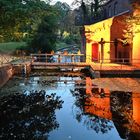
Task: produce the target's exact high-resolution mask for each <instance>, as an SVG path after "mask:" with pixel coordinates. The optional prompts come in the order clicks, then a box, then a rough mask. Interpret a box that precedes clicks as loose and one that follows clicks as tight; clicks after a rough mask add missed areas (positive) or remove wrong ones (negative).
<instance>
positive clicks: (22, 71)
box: [0, 62, 31, 88]
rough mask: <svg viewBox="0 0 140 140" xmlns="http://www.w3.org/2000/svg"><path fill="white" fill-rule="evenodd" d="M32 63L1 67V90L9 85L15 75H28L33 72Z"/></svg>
mask: <svg viewBox="0 0 140 140" xmlns="http://www.w3.org/2000/svg"><path fill="white" fill-rule="evenodd" d="M30 65H31V64H30V62H26V63H20V64H15V65H12V64H7V65H3V66H1V67H0V88H1V87H2V86H3V85H4V84H6V83H7V81H8V80H9V79H10V78H11V77H12V76H13V75H22V76H24V75H26V74H29V73H30V71H31V66H30Z"/></svg>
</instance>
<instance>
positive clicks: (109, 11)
mask: <svg viewBox="0 0 140 140" xmlns="http://www.w3.org/2000/svg"><path fill="white" fill-rule="evenodd" d="M111 15H112V12H111V6H109V7H108V16H109V17H111Z"/></svg>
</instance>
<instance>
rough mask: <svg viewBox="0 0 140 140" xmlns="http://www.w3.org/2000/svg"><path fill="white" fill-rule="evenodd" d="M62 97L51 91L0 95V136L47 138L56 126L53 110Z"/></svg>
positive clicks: (24, 138) (9, 137)
mask: <svg viewBox="0 0 140 140" xmlns="http://www.w3.org/2000/svg"><path fill="white" fill-rule="evenodd" d="M62 103H63V101H62V100H60V97H58V96H56V95H55V94H51V95H46V93H45V91H39V92H38V91H34V92H30V93H29V94H28V95H26V94H22V93H15V94H13V95H9V96H4V97H2V98H1V99H0V139H7V140H8V139H9V140H10V139H11V140H12V139H15V140H19V139H20V140H27V139H30V140H31V139H41V140H42V139H48V136H49V132H51V131H52V130H54V129H56V128H58V127H59V124H58V122H57V121H56V116H55V110H56V109H60V108H61V107H62Z"/></svg>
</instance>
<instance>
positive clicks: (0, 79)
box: [0, 65, 14, 88]
mask: <svg viewBox="0 0 140 140" xmlns="http://www.w3.org/2000/svg"><path fill="white" fill-rule="evenodd" d="M13 73H14V72H13V67H12V65H5V66H2V67H0V88H1V87H2V86H3V85H4V84H5V83H6V82H7V81H8V80H9V79H10V78H11V77H12V76H13Z"/></svg>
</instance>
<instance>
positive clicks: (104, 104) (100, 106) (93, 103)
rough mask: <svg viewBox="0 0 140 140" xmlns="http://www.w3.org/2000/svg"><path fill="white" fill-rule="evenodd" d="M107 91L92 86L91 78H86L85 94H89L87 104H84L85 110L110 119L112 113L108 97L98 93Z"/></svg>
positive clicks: (106, 91)
mask: <svg viewBox="0 0 140 140" xmlns="http://www.w3.org/2000/svg"><path fill="white" fill-rule="evenodd" d="M102 92H103V93H105V94H106V93H109V91H108V90H107V89H99V88H92V80H91V79H90V78H89V77H87V78H86V94H87V95H89V96H90V98H88V99H87V100H88V101H87V102H88V103H89V105H87V106H85V107H84V109H85V112H86V113H90V114H94V115H97V116H99V117H102V118H106V119H108V120H111V119H112V114H111V111H110V98H109V97H105V98H101V97H100V94H102Z"/></svg>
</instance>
